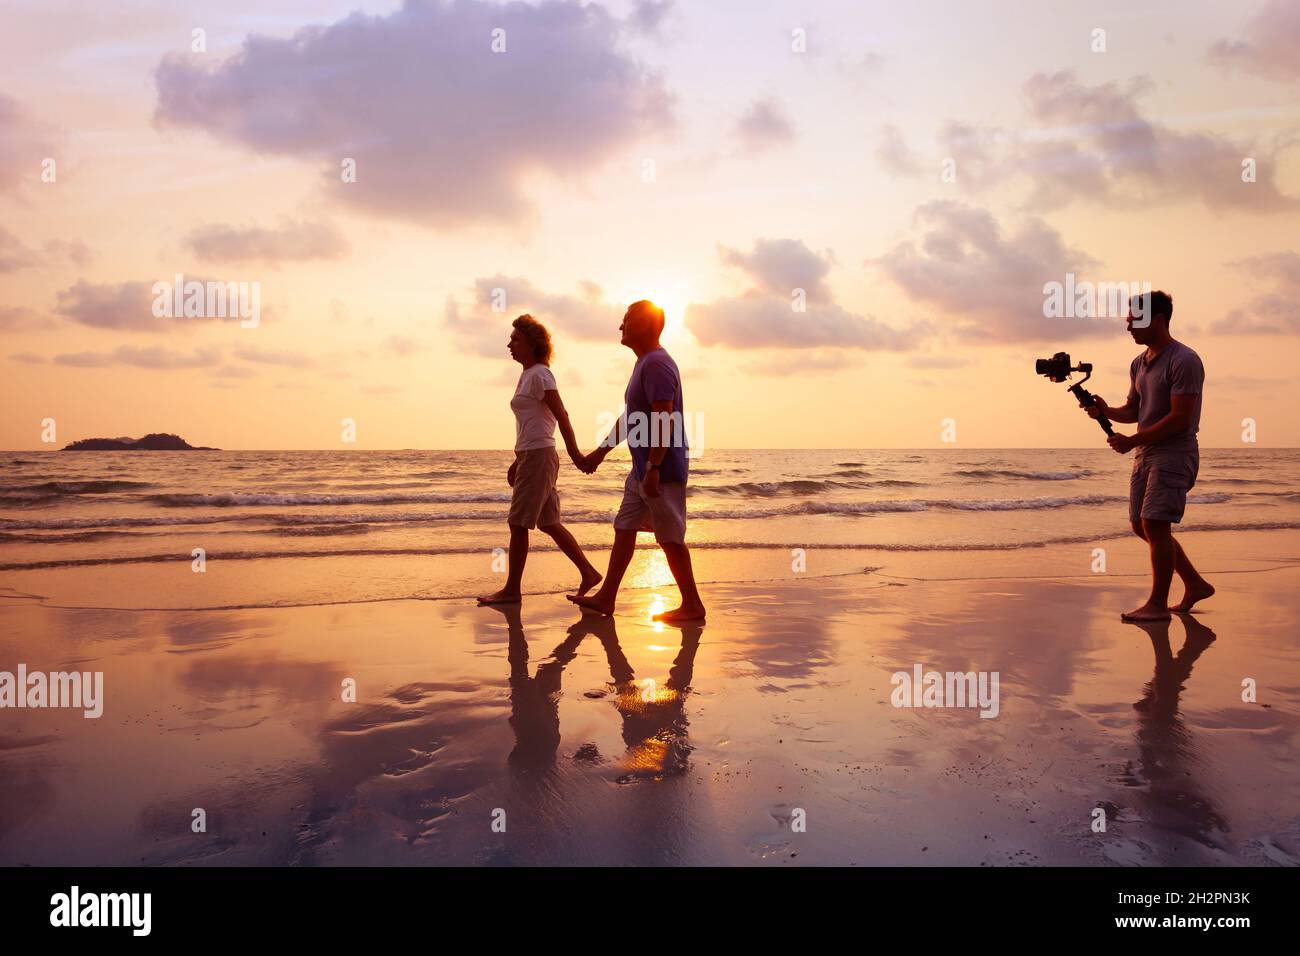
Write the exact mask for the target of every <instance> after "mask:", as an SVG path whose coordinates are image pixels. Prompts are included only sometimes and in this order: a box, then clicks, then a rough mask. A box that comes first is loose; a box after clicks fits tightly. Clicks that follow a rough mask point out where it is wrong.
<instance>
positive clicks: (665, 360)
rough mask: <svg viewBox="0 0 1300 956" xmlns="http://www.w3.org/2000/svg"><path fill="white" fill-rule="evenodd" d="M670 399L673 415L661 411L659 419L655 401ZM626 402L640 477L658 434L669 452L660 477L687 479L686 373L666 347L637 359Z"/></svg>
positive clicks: (631, 444)
mask: <svg viewBox="0 0 1300 956" xmlns="http://www.w3.org/2000/svg"><path fill="white" fill-rule="evenodd" d="M668 401H670V402H672V403H673V412H672V415H671V417H670V416H666V415H661V416H659V417H658V418H657V419H656V418H655V417H654V413H653V403H654V402H668ZM623 402H624V404H625V405H627V420H626V426H627V446H628V448H629V449H630V450H631V452H632V471H633V472H634V473H635V474H636V477H637V480H638V481H640V480H643V479H644V478H645V469H646V464H647V463H648V462H649V461H650V445H651V443H652V442H651V437H652V436H655V435H657V436H658V437H657V439H656V440H655V441H654V444H657V445H665V444H666V445H668V452H667V454H665V455H664V460H663V466H662V467H661V468H660V471H659V481H660V482H665V483H666V482H674V481H682V482H684V481H685V480H686V476H687V472H688V470H689V469H688V466H687V459H686V447H687V446H686V428H685V419H684V417H683V416H684V415H685V412H684V411H683V410H682V376H681V373H680V372H679V371H677V363H676V362H674V361H673V357H672V356H671V355H669V354H668V353H667V352H665V351H664V350H663V349H662V348H657V349H654V350H653V351H650V352H647V353H646V354H645V355H643V356H641V357H640V358H639V359H637V360H636V365H634V366H633V367H632V377H631V378H630V379H629V380H628V383H627V391H626V392H624V393H623Z"/></svg>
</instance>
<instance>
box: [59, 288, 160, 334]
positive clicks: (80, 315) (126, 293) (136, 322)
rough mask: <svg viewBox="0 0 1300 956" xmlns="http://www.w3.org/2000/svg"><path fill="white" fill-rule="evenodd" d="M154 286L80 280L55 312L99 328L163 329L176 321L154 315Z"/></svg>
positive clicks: (61, 295)
mask: <svg viewBox="0 0 1300 956" xmlns="http://www.w3.org/2000/svg"><path fill="white" fill-rule="evenodd" d="M152 290H153V283H152V282H142V281H128V282H117V283H91V282H87V281H85V280H84V279H78V280H77V281H76V282H75V283H74V284H73V285H71V286H69V287H68V288H66V289H63V290H61V291H60V292H59V293H58V296H57V304H56V305H55V311H56V312H57V313H59V314H60V315H62V316H63V317H64V318H67V319H70V320H71V321H73V322H78V323H80V324H81V325H89V326H91V327H92V328H97V329H131V330H145V329H161V328H166V327H167V326H169V325H175V324H177V323H176V320H175V319H166V318H161V319H160V318H158V317H156V316H155V315H154V314H153V300H154V294H153V291H152Z"/></svg>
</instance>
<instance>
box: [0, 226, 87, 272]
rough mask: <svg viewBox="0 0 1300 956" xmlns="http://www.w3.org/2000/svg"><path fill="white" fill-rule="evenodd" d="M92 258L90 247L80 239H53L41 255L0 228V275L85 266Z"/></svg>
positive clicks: (3, 228)
mask: <svg viewBox="0 0 1300 956" xmlns="http://www.w3.org/2000/svg"><path fill="white" fill-rule="evenodd" d="M90 258H91V256H90V247H89V246H87V245H86V244H85V243H84V242H82V241H81V240H80V239H51V240H49V241H48V242H46V243H45V252H44V254H41V253H38V252H36V251H35V250H33V249H29V248H28V247H27V246H26V245H25V244H24V243H23V241H22V240H21V239H19V238H18V237H17V236H16V235H14V234H13V233H12V232H10V231H9V230H8V229H6V228H5V227H4V226H0V273H4V272H17V271H18V270H19V269H31V268H39V267H47V266H52V265H59V264H62V263H70V264H71V265H74V266H84V265H86V264H87V263H89V262H90Z"/></svg>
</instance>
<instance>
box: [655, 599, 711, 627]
mask: <svg viewBox="0 0 1300 956" xmlns="http://www.w3.org/2000/svg"><path fill="white" fill-rule="evenodd" d="M651 620H655V621H662V622H663V623H665V624H688V623H690V622H691V621H702V620H704V605H703V604H693V605H691V606H689V607H688V606H686V605H685V604H683V605H682V606H681V607H677V608H673V609H672V610H671V611H664V612H663V613H662V614H656V615H655V616H654V617H653V618H652V619H651Z"/></svg>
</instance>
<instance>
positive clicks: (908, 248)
mask: <svg viewBox="0 0 1300 956" xmlns="http://www.w3.org/2000/svg"><path fill="white" fill-rule="evenodd" d="M913 218H914V223H915V226H916V227H917V229H918V230H919V231H920V232H921V235H920V236H919V238H918V239H907V240H904V241H902V242H899V243H898V244H897V245H895V246H894V248H893V249H891V250H889V252H887V253H886V254H885V255H883V256H881V257H880V258H879V259H878V260H875V264H876V265H877V266H878V267H879V268H880V269H881V270H882V271H883V272H884V274H885V275H886V276H887V277H888V278H890V279H891V280H893V282H894V283H896V284H897V285H898V286H899V288H901V289H902V290H903V291H904V292H906V293H907V294H908V295H909V296H910V297H911V298H912V299H913V300H915V301H916V302H920V303H924V304H926V305H929V306H931V307H933V308H935V309H936V310H938V311H939V312H940V313H941V314H942V315H943V316H944V317H945V318H946V320H947V322H948V325H947V326H946V327H945V329H944V331H948V332H951V333H953V334H955V335H956V336H957V337H958V338H961V339H964V340H967V341H973V342H979V341H986V342H1017V341H1026V340H1028V341H1045V340H1052V341H1056V340H1066V339H1071V338H1077V337H1079V336H1081V335H1095V334H1100V333H1103V332H1114V331H1115V324H1114V321H1113V320H1110V319H1095V318H1093V319H1087V318H1054V319H1048V318H1046V317H1044V315H1043V305H1044V294H1043V286H1044V284H1046V283H1048V282H1060V283H1062V284H1064V283H1065V281H1066V274H1067V273H1075V274H1076V275H1078V274H1079V273H1082V272H1084V271H1085V270H1087V269H1089V268H1091V267H1093V266H1095V265H1096V263H1095V261H1094V260H1093V259H1092V258H1091V257H1089V256H1088V255H1087V254H1086V253H1083V252H1081V251H1079V250H1077V249H1072V248H1070V247H1068V246H1067V245H1066V244H1065V242H1064V240H1063V239H1062V238H1061V236H1060V234H1059V233H1057V232H1056V230H1054V229H1052V228H1051V227H1050V226H1048V225H1047V224H1046V223H1044V222H1043V221H1042V220H1041V219H1036V218H1030V219H1027V220H1025V221H1024V222H1022V223H1021V224H1020V225H1019V226H1017V227H1016V228H1015V229H1014V230H1013V231H1011V232H1009V233H1004V231H1003V229H1002V227H1001V226H1000V225H999V224H998V221H997V220H996V219H995V218H994V217H993V215H992V214H991V213H989V212H988V211H987V210H984V209H978V208H975V207H973V206H968V205H966V204H964V203H958V202H953V201H949V200H941V201H937V202H930V203H926V204H924V205H922V206H919V207H918V208H917V210H916V213H915V215H914V217H913Z"/></svg>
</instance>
